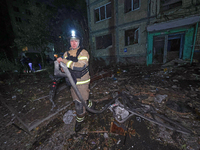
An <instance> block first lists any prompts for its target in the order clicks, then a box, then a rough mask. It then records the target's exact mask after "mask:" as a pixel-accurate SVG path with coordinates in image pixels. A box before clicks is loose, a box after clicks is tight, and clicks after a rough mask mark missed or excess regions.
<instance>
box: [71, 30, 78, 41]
mask: <svg viewBox="0 0 200 150" xmlns="http://www.w3.org/2000/svg"><path fill="white" fill-rule="evenodd" d="M71 40H79V41H80V37H79V36H78V35H76V33H75V31H74V30H72V31H71V37H70V41H71Z"/></svg>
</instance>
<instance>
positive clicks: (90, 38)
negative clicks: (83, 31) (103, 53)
mask: <svg viewBox="0 0 200 150" xmlns="http://www.w3.org/2000/svg"><path fill="white" fill-rule="evenodd" d="M86 3H87V18H88V29H89V48H90V55H91V57H90V59H91V62H92V58H93V57H92V53H93V52H92V50H93V43H92V36H91V19H90V15H89V14H90V7H89V6H90V0H86Z"/></svg>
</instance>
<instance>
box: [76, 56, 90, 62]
mask: <svg viewBox="0 0 200 150" xmlns="http://www.w3.org/2000/svg"><path fill="white" fill-rule="evenodd" d="M84 59H87V61H88V58H87V57H86V56H80V57H79V58H78V60H84Z"/></svg>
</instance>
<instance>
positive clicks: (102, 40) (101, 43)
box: [96, 34, 112, 49]
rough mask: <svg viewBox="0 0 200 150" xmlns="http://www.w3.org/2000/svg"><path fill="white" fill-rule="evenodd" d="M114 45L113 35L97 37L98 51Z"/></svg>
mask: <svg viewBox="0 0 200 150" xmlns="http://www.w3.org/2000/svg"><path fill="white" fill-rule="evenodd" d="M111 45H112V34H107V35H103V36H99V37H96V49H105V48H107V47H108V46H111Z"/></svg>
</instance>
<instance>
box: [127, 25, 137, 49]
mask: <svg viewBox="0 0 200 150" xmlns="http://www.w3.org/2000/svg"><path fill="white" fill-rule="evenodd" d="M138 32H139V28H137V29H130V30H126V31H125V46H128V45H133V44H136V43H138V38H139V33H138Z"/></svg>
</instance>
